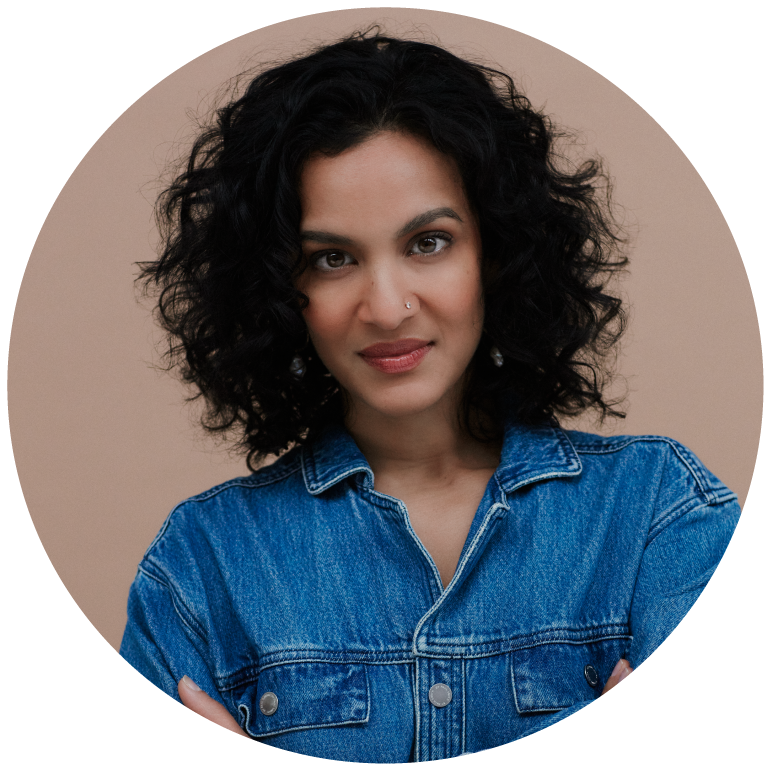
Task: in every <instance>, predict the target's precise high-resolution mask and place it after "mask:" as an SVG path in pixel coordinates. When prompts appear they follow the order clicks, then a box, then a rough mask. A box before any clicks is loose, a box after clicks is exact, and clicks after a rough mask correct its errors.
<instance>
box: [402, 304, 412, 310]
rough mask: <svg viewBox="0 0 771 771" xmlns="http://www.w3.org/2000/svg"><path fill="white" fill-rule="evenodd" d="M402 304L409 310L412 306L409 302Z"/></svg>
mask: <svg viewBox="0 0 771 771" xmlns="http://www.w3.org/2000/svg"><path fill="white" fill-rule="evenodd" d="M404 305H405V307H406V308H407V310H409V309H410V308H412V306H411V305H410V304H409V303H404Z"/></svg>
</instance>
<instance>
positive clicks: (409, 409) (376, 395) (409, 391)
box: [356, 383, 450, 418]
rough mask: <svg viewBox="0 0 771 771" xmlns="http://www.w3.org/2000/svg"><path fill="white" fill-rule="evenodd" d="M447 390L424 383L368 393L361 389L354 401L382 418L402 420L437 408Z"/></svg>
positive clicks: (386, 388)
mask: <svg viewBox="0 0 771 771" xmlns="http://www.w3.org/2000/svg"><path fill="white" fill-rule="evenodd" d="M449 390H450V389H449V388H436V387H435V386H433V387H432V386H429V385H428V384H426V383H410V384H406V383H405V384H400V385H396V384H394V385H393V386H390V387H387V386H383V387H380V388H377V389H373V390H371V391H369V392H364V391H363V389H362V391H359V392H358V394H356V397H357V398H356V401H361V402H363V403H364V404H366V405H367V406H368V407H369V408H370V409H372V410H374V411H375V412H377V413H379V414H380V415H382V416H383V417H388V418H404V417H408V416H409V415H417V414H419V413H421V412H425V411H426V410H429V409H431V408H432V407H435V406H437V405H438V404H439V403H440V402H442V401H443V400H444V399H445V398H446V397H447V395H448V392H449Z"/></svg>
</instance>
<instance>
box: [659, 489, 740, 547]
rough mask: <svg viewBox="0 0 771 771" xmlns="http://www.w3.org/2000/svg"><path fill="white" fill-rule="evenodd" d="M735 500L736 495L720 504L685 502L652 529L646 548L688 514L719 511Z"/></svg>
mask: <svg viewBox="0 0 771 771" xmlns="http://www.w3.org/2000/svg"><path fill="white" fill-rule="evenodd" d="M735 499H736V496H735V495H734V496H732V497H731V498H729V499H728V500H725V501H721V502H720V503H701V502H700V501H698V500H696V499H691V500H690V501H685V502H683V503H682V504H680V505H679V506H678V507H676V508H675V509H673V510H672V511H670V512H669V513H668V514H665V515H663V516H662V517H661V518H660V519H659V520H658V521H657V522H656V524H655V525H654V526H653V527H652V528H651V530H650V532H649V533H648V540H647V541H646V543H645V547H646V548H647V547H648V546H650V545H651V544H652V543H653V542H654V541H655V540H656V539H657V538H658V537H659V536H660V535H661V534H662V533H663V532H664V531H665V530H666V529H667V528H668V527H669V526H670V525H671V524H672V523H673V522H676V521H677V520H679V519H682V518H683V517H685V516H687V515H688V514H693V513H694V512H696V511H700V510H701V509H709V508H715V509H717V508H719V507H722V506H725V505H726V504H727V503H731V501H733V500H735ZM688 503H695V504H698V505H696V506H692V507H688V506H687V504H688ZM715 513H716V514H718V512H715Z"/></svg>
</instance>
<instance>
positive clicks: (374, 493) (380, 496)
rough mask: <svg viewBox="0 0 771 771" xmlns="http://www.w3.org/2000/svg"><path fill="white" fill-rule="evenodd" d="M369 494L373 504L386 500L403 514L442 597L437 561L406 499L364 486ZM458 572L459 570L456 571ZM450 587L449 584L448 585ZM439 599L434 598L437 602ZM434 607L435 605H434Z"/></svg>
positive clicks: (408, 529) (442, 585) (392, 508)
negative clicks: (412, 518) (413, 520)
mask: <svg viewBox="0 0 771 771" xmlns="http://www.w3.org/2000/svg"><path fill="white" fill-rule="evenodd" d="M359 489H360V490H361V489H362V488H361V485H359ZM364 489H365V490H366V492H367V493H369V495H370V496H371V497H372V498H374V499H375V500H373V501H372V503H373V504H375V505H377V503H376V501H381V500H382V501H385V502H386V503H387V504H389V505H388V507H387V508H389V509H391V510H394V509H395V510H396V511H398V512H399V514H401V516H402V519H403V520H404V524H405V525H406V526H407V532H409V534H410V536H411V537H412V540H413V541H414V542H415V544H416V546H417V547H418V549H419V550H420V551H421V553H422V554H423V556H424V557H425V559H426V562H427V563H428V566H429V567H430V568H431V575H433V577H434V580H435V582H436V585H435V586H434V588H436V587H437V586H438V587H439V598H441V596H442V594H443V592H445V591H446V590H445V588H444V584H443V583H442V577H441V575H439V570H438V568H437V567H436V563H435V562H434V559H433V557H432V556H431V555H430V554H429V553H428V550H427V549H426V547H425V546H424V545H423V542H422V541H421V540H420V538H418V534H417V533H416V532H415V530H414V529H413V527H412V523H411V522H410V514H409V511H407V506H406V505H405V504H404V501H400V500H399V499H398V498H394V497H393V496H392V495H387V494H386V493H381V492H380V491H379V490H375V489H374V488H364ZM456 572H457V571H456ZM451 585H452V582H450V586H451ZM447 588H448V589H449V586H448V587H447ZM437 601H438V600H434V602H435V603H436V602H437ZM432 607H433V606H432Z"/></svg>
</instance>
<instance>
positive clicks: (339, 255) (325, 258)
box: [313, 252, 354, 272]
mask: <svg viewBox="0 0 771 771" xmlns="http://www.w3.org/2000/svg"><path fill="white" fill-rule="evenodd" d="M313 264H314V267H316V268H317V269H318V270H321V271H327V272H328V271H332V270H336V269H337V268H344V267H345V266H346V265H353V264H354V260H353V258H352V257H351V255H350V254H346V253H345V252H324V253H322V254H319V255H317V256H315V257H314V258H313Z"/></svg>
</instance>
